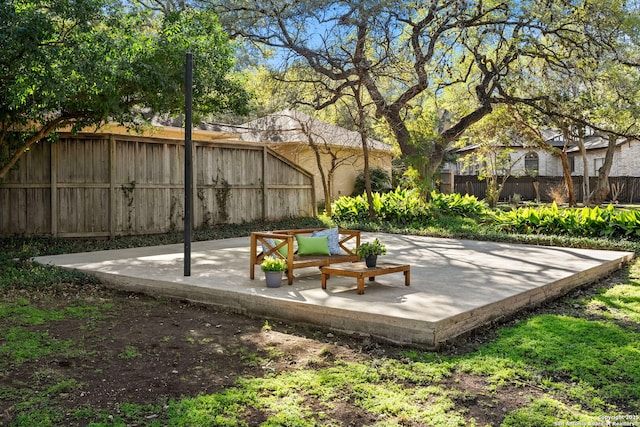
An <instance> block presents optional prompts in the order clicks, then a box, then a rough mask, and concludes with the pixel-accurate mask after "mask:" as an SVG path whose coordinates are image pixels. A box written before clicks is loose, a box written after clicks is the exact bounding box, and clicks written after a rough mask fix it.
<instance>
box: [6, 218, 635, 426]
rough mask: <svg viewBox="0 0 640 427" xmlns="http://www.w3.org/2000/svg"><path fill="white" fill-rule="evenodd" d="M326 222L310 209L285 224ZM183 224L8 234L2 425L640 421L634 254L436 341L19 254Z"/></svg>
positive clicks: (457, 227) (227, 231)
mask: <svg viewBox="0 0 640 427" xmlns="http://www.w3.org/2000/svg"><path fill="white" fill-rule="evenodd" d="M316 224H319V220H315V219H307V220H303V221H300V222H297V223H293V224H292V223H287V224H283V223H280V224H275V225H273V228H289V227H292V226H299V227H308V226H313V225H316ZM359 226H360V227H359V228H363V229H370V230H381V231H402V232H405V233H409V232H413V233H418V234H431V235H438V236H451V237H467V238H468V237H473V238H483V239H501V240H510V241H524V242H527V243H542V244H565V245H571V246H587V247H608V248H620V249H623V248H624V249H626V250H628V249H629V247H630V246H629V245H631V247H633V248H634V249H635V250H636V252H638V251H637V242H630V243H627V244H624V245H621V243H620V242H619V241H607V240H606V239H598V240H588V239H586V240H585V239H582V238H580V239H571V238H568V237H563V238H559V237H557V236H517V235H505V234H496V233H494V232H492V231H491V230H487V229H485V228H483V227H482V226H479V225H478V224H477V223H475V222H474V221H472V220H468V219H462V218H457V217H444V218H441V220H440V223H439V225H434V224H431V225H429V226H428V227H424V228H416V227H415V226H413V227H407V228H405V229H401V227H399V226H397V225H396V226H395V227H393V229H390V228H384V227H391V226H389V225H388V224H385V225H382V224H359ZM252 227H255V225H254V226H252V225H250V224H249V225H245V226H242V227H236V228H235V229H233V230H231V228H233V227H225V228H220V229H217V230H216V229H214V230H209V231H206V232H198V233H196V234H195V238H196V239H207V238H220V237H229V236H231V235H246V234H247V232H248V231H249V230H250V229H252ZM258 228H268V227H264V226H262V225H261V226H259V227H258ZM180 238H181V236H169V235H167V236H155V237H151V238H127V239H125V238H123V239H116V240H113V241H104V240H102V241H99V240H96V241H91V240H86V241H64V240H56V239H37V240H18V239H10V240H5V241H3V242H2V245H3V248H5V250H4V251H3V253H2V256H1V258H0V286H1V287H2V289H3V299H2V302H1V303H0V354H1V355H2V357H1V358H0V367H1V371H0V372H1V377H0V396H2V399H0V407H1V411H0V424H2V425H7V426H68V425H92V426H103V425H104V426H107V425H109V426H113V425H122V426H124V425H144V426H166V425H169V426H320V425H322V426H365V425H366V426H409V425H410V426H486V425H489V426H518V427H520V426H532V427H533V426H536V427H539V426H558V425H607V423H608V422H609V423H611V425H614V423H619V424H617V425H640V262H638V261H637V260H636V261H634V262H633V263H632V264H631V265H629V266H627V267H626V268H625V269H624V270H623V271H620V272H618V273H616V274H615V275H614V276H612V277H609V278H607V279H605V280H602V281H600V282H599V283H595V284H592V285H590V286H588V287H585V288H581V289H578V290H575V291H573V292H572V293H570V294H569V295H566V296H565V297H563V298H561V299H559V300H556V301H553V302H551V303H548V304H545V305H544V306H541V307H537V308H535V309H532V310H530V311H527V312H523V313H520V314H519V315H518V316H516V317H515V318H513V319H511V320H509V321H508V322H506V323H504V324H501V325H498V326H494V327H491V328H487V329H484V330H480V331H477V332H475V333H474V334H472V335H470V336H468V337H466V338H465V339H464V340H460V341H459V342H456V343H453V344H452V345H451V346H449V347H447V348H445V349H443V350H442V351H439V352H426V351H422V350H419V349H416V348H409V347H398V346H392V345H385V344H381V343H378V342H375V341H372V340H371V339H369V338H368V337H358V336H349V335H339V334H333V333H328V332H327V331H323V330H318V329H313V328H303V327H299V326H295V325H289V324H286V323H273V322H272V323H269V322H267V321H265V320H264V319H256V318H250V317H246V316H241V315H237V314H233V313H228V312H225V311H223V310H220V309H215V308H211V307H203V306H199V305H196V304H189V303H184V302H180V301H165V300H157V299H153V298H149V297H146V296H143V295H136V294H130V293H124V292H116V291H112V290H108V289H106V288H104V287H103V286H101V285H100V283H97V282H96V281H95V280H93V279H92V278H91V277H88V276H85V275H81V274H76V273H69V272H65V271H63V270H60V269H57V268H51V267H44V266H37V265H33V264H31V263H29V262H28V261H15V260H14V258H21V259H23V260H25V259H28V258H29V257H30V256H33V255H40V254H44V253H60V252H68V251H76V250H90V249H103V248H108V247H124V246H137V245H142V244H161V243H173V242H175V241H180V240H179V239H180ZM634 245H636V246H634ZM623 423H626V424H623Z"/></svg>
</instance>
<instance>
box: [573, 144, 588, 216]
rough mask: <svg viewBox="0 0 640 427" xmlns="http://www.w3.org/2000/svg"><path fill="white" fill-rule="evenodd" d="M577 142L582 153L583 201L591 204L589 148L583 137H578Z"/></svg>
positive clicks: (585, 203)
mask: <svg viewBox="0 0 640 427" xmlns="http://www.w3.org/2000/svg"><path fill="white" fill-rule="evenodd" d="M576 144H577V145H578V148H579V149H580V155H581V156H582V203H583V204H584V205H589V193H590V190H589V163H588V161H587V150H586V148H584V139H583V138H582V137H578V138H576Z"/></svg>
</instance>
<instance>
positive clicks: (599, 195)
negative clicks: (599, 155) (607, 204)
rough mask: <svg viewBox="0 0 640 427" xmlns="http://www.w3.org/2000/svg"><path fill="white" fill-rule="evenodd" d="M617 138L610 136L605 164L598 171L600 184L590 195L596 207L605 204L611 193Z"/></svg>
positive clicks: (590, 199)
mask: <svg viewBox="0 0 640 427" xmlns="http://www.w3.org/2000/svg"><path fill="white" fill-rule="evenodd" d="M617 139H618V138H617V137H616V136H615V135H609V144H608V145H607V154H606V155H605V157H604V164H603V165H602V166H601V167H600V169H598V183H597V184H596V188H595V189H594V190H593V193H591V194H590V195H589V201H590V202H591V203H593V204H595V205H599V204H601V203H604V201H605V200H606V199H607V196H608V195H609V192H610V191H611V190H610V188H609V173H610V172H611V165H612V164H613V153H614V152H615V149H616V141H617Z"/></svg>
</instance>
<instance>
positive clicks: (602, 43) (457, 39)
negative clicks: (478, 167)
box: [204, 0, 629, 175]
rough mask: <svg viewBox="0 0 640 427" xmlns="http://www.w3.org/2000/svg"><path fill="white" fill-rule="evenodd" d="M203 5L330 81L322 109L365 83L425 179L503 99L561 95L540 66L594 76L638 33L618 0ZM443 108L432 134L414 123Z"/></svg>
mask: <svg viewBox="0 0 640 427" xmlns="http://www.w3.org/2000/svg"><path fill="white" fill-rule="evenodd" d="M204 1H206V2H209V3H210V4H211V3H213V4H214V5H215V6H216V8H217V9H216V10H218V11H219V13H220V16H221V18H222V19H223V22H226V23H227V28H228V31H230V32H233V33H234V35H237V36H241V37H243V38H244V39H245V40H249V41H251V42H253V43H256V44H257V45H261V46H265V47H267V48H269V49H275V50H277V51H278V50H279V51H281V52H284V53H285V55H286V56H285V58H286V59H288V60H289V61H303V62H305V63H306V64H308V66H310V67H311V69H312V70H313V71H314V72H315V73H316V74H317V75H318V76H321V79H322V80H323V81H332V82H333V85H332V86H331V87H330V88H329V87H328V85H327V87H328V89H329V90H328V91H327V96H326V98H324V99H321V98H318V99H317V106H318V108H321V107H322V106H324V105H327V104H328V103H331V102H334V101H335V99H336V98H338V97H339V96H340V95H341V94H344V93H347V92H348V91H349V88H353V87H355V86H359V85H364V87H365V88H366V91H367V94H368V96H369V98H370V100H371V101H373V103H374V104H375V114H376V115H377V117H379V118H382V119H383V120H384V121H386V123H387V125H388V127H389V129H390V130H391V132H392V133H393V135H394V137H395V139H396V141H397V143H398V146H399V148H400V150H401V152H402V154H403V155H404V156H405V158H407V159H410V160H411V159H413V160H412V161H413V163H414V165H415V166H417V167H419V168H421V169H422V170H423V172H424V173H425V175H429V174H431V173H433V172H434V171H435V170H437V168H438V167H439V165H440V163H441V160H442V158H443V154H444V151H445V148H446V147H447V145H448V144H449V142H451V141H453V140H456V139H457V138H459V137H460V135H462V134H463V133H464V132H465V130H466V129H467V128H468V127H469V126H471V125H472V124H473V123H476V122H477V121H478V120H480V119H481V118H482V117H484V116H486V115H487V114H489V113H490V112H491V111H492V109H493V107H494V106H495V105H497V104H526V105H529V106H530V107H532V108H535V109H539V110H541V111H545V112H549V111H552V110H553V108H554V105H553V99H550V98H549V97H547V96H546V94H545V93H542V92H540V91H538V90H534V89H535V81H536V79H538V78H539V74H538V70H539V69H540V67H542V68H544V69H548V70H553V74H554V75H555V76H556V77H557V78H558V79H559V80H560V81H561V80H562V79H563V78H564V77H569V76H570V77H572V78H577V77H580V78H585V79H588V78H589V77H590V76H589V73H588V71H589V70H590V69H595V68H596V66H597V64H598V63H599V61H601V60H606V61H610V60H611V61H618V60H619V59H620V58H619V56H618V54H619V53H620V52H622V51H623V50H624V47H623V45H624V44H625V43H626V41H628V40H629V38H628V37H626V33H625V31H626V30H628V28H629V26H628V23H627V22H626V19H627V18H626V16H628V14H627V11H628V9H627V6H626V5H625V3H624V1H621V0H577V1H576V0H556V1H548V0H453V1H451V0H427V1H414V0H404V1H390V0H357V1H347V0H294V1H291V0H204ZM627 32H628V31H627ZM289 63H291V62H289ZM577 71H581V72H580V73H577ZM452 94H454V95H455V97H456V98H455V99H453V98H452V96H451V95H452ZM425 106H429V108H430V109H431V113H427V114H425V111H424V107H425ZM443 107H444V108H443ZM442 109H446V110H448V111H449V114H438V111H441V110H442ZM434 115H435V116H437V117H439V118H440V121H441V123H438V127H439V129H438V131H437V132H435V133H434V132H433V130H429V131H427V132H425V133H424V134H421V133H420V132H419V129H421V128H424V127H423V126H420V125H416V124H412V123H413V122H415V121H420V120H422V118H424V117H426V118H428V119H429V120H432V119H433V117H434ZM444 122H446V123H444Z"/></svg>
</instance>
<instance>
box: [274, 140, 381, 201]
mask: <svg viewBox="0 0 640 427" xmlns="http://www.w3.org/2000/svg"><path fill="white" fill-rule="evenodd" d="M269 147H270V148H272V149H273V150H275V151H276V152H278V154H280V155H282V156H283V157H285V158H287V159H289V160H291V161H292V162H294V163H296V164H297V165H299V166H300V167H302V168H304V169H306V170H307V171H309V172H311V173H313V174H314V181H315V182H314V184H315V188H316V200H317V201H318V202H321V201H323V200H324V198H325V197H324V190H323V187H322V180H321V177H320V171H319V170H318V164H317V161H316V155H315V153H314V152H313V150H312V149H311V148H310V147H309V146H308V145H303V144H271V145H270V146H269ZM332 150H333V152H334V153H335V154H336V155H337V156H338V158H339V159H345V161H344V162H343V163H341V164H340V166H338V168H337V169H336V170H335V172H334V178H333V189H332V190H333V191H332V195H331V199H332V200H335V199H337V198H339V197H341V196H348V195H350V194H351V193H352V192H353V184H354V182H355V179H356V176H358V174H359V173H360V172H361V171H362V170H364V157H363V154H362V150H361V149H355V148H349V147H333V148H332ZM320 158H321V162H322V166H323V169H324V171H325V174H326V173H327V172H328V171H329V169H330V167H331V156H330V155H329V154H326V153H324V154H321V156H320ZM392 159H393V155H392V153H391V152H390V151H380V150H370V151H369V167H370V168H381V169H384V170H385V171H387V173H388V174H389V176H391V160H392Z"/></svg>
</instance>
